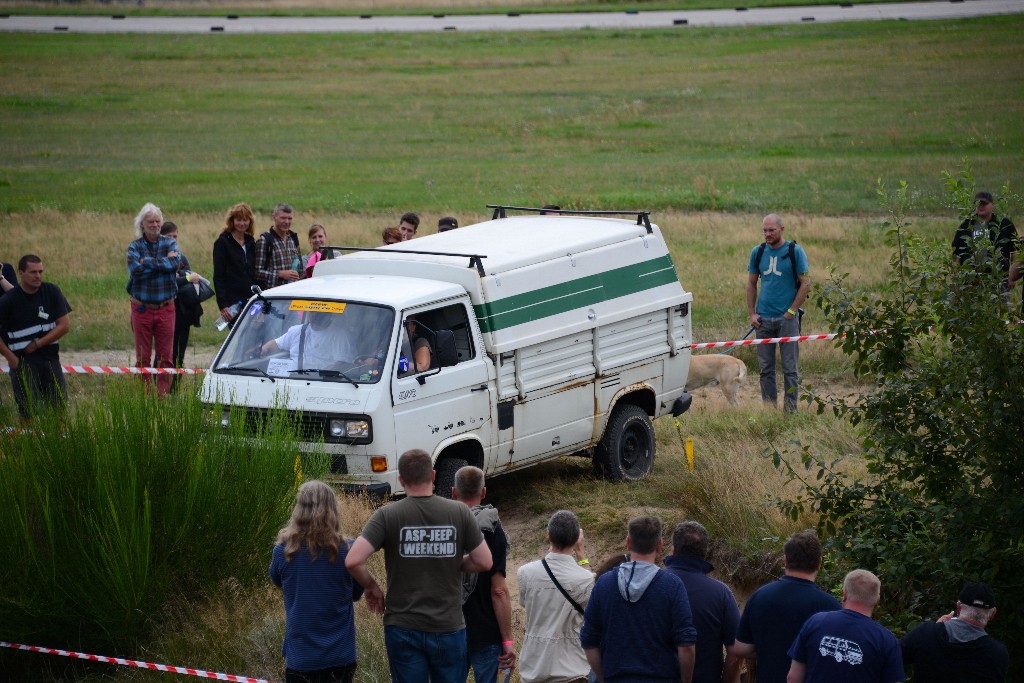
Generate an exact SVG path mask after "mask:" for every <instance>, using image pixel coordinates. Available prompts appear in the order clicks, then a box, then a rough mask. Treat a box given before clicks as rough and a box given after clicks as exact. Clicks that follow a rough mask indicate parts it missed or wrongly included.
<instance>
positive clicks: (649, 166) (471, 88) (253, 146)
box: [0, 17, 1024, 230]
mask: <svg viewBox="0 0 1024 683" xmlns="http://www.w3.org/2000/svg"><path fill="white" fill-rule="evenodd" d="M1022 29H1024V17H1002V18H994V19H979V20H969V21H956V22H922V23H916V24H906V23H900V22H892V23H865V24H841V25H818V26H815V25H801V26H791V27H768V28H746V29H720V30H711V29H686V28H681V29H680V30H665V31H638V32H626V31H601V32H595V31H578V32H570V33H563V34H557V35H555V34H536V33H534V34H515V35H497V34H474V35H468V34H467V35H450V34H415V35H366V36H363V35H311V36H301V37H297V36H259V37H253V36H157V35H145V36H135V35H127V36H87V35H66V36H48V35H18V34H13V35H5V39H4V41H3V43H2V45H0V70H2V72H3V73H4V79H3V84H2V85H0V93H2V94H0V129H2V130H3V131H4V134H3V137H2V138H0V214H4V213H9V212H15V211H17V212H22V211H30V210H38V209H56V210H58V211H65V212H83V211H84V212H96V211H100V212H105V211H122V212H129V211H135V210H137V208H138V207H139V206H141V204H142V203H143V202H144V201H147V200H152V201H154V202H156V203H157V204H158V205H160V206H162V207H165V208H167V209H168V210H170V211H171V212H174V213H178V212H184V211H213V212H220V211H223V210H224V209H225V208H227V207H228V206H230V205H231V204H232V203H234V202H236V201H249V202H251V203H252V204H253V205H254V207H255V208H257V209H258V210H262V211H267V210H269V209H270V208H271V207H272V206H273V205H274V204H275V203H276V202H278V201H281V200H288V201H290V202H292V203H293V204H294V205H295V206H296V207H297V208H298V209H299V210H302V211H323V212H330V213H351V212H375V213H377V212H381V213H388V212H392V213H393V214H395V215H397V214H398V213H400V212H401V211H403V210H407V209H420V210H423V211H425V212H427V211H430V210H436V211H438V212H441V211H456V212H465V211H479V210H481V207H482V206H483V205H484V204H486V203H489V202H490V203H493V202H496V201H502V202H507V203H524V204H537V203H542V202H549V201H554V202H558V203H561V204H563V205H571V206H576V207H586V208H622V207H626V208H634V207H644V208H651V209H656V210H663V209H670V208H677V209H686V210H694V209H702V210H703V209H712V210H726V211H750V212H755V213H756V212H766V211H768V210H772V209H780V210H786V211H800V212H805V213H810V214H831V215H835V214H848V213H868V212H873V211H874V210H875V206H876V205H875V195H874V186H875V181H876V179H877V178H879V177H882V178H884V179H888V180H895V179H898V178H905V179H906V180H908V181H910V183H911V184H912V185H913V186H914V187H915V188H917V191H918V192H919V193H920V196H919V197H918V201H919V204H920V206H922V207H923V208H925V209H927V210H931V211H940V210H942V209H943V207H942V203H941V200H940V190H941V185H940V182H939V172H940V171H941V170H942V169H949V168H955V167H958V166H959V164H960V160H961V158H962V157H964V156H969V157H970V158H971V159H972V161H973V162H974V165H975V168H976V169H977V172H978V176H979V182H980V183H981V184H983V185H986V186H992V185H996V184H999V183H1001V182H1002V181H1004V180H1006V179H1012V178H1013V177H1014V174H1015V173H1019V169H1020V167H1021V162H1022V160H1024V158H1022V152H1021V150H1022V149H1024V127H1022V126H1021V125H1020V121H1021V119H1022V114H1024V111H1022V109H1024V69H1022V65H1024V59H1022V58H1024V48H1022V47H1021V45H1020V44H1019V42H1018V41H1008V40H1006V39H1005V37H1006V36H1007V35H1014V34H1016V33H1019V32H1021V30H1022ZM0 220H3V221H4V224H3V225H2V226H0V230H3V229H4V228H5V227H6V226H7V223H6V221H7V219H6V218H0Z"/></svg>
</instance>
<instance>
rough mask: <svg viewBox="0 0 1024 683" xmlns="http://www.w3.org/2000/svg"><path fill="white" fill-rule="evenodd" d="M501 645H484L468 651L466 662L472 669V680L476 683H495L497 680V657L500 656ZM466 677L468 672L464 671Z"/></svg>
mask: <svg viewBox="0 0 1024 683" xmlns="http://www.w3.org/2000/svg"><path fill="white" fill-rule="evenodd" d="M501 651H502V650H501V645H497V644H494V645H484V646H483V647H479V648H477V649H475V650H470V651H469V655H468V657H467V660H468V662H469V666H471V667H472V668H473V680H474V681H476V683H495V681H497V680H498V657H500V656H501ZM466 673H467V675H468V674H469V671H468V670H467V671H466Z"/></svg>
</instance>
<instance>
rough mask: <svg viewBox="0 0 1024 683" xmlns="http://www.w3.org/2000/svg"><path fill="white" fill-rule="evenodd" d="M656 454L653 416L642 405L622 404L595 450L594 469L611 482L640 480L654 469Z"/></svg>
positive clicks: (615, 411) (610, 420)
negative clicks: (640, 406)
mask: <svg viewBox="0 0 1024 683" xmlns="http://www.w3.org/2000/svg"><path fill="white" fill-rule="evenodd" d="M654 454H655V441H654V425H653V424H652V423H651V418H650V416H648V415H647V413H646V412H644V410H643V409H642V408H639V407H638V406H635V405H632V404H626V405H620V406H618V407H617V408H615V410H614V412H612V416H611V419H609V420H608V427H607V428H605V431H604V436H603V437H602V438H601V443H600V444H598V446H597V448H596V449H595V450H594V469H595V471H600V473H601V474H603V475H604V477H605V478H606V479H609V480H611V481H639V480H640V479H643V478H644V477H646V476H647V475H648V474H649V473H650V471H651V469H653V468H654Z"/></svg>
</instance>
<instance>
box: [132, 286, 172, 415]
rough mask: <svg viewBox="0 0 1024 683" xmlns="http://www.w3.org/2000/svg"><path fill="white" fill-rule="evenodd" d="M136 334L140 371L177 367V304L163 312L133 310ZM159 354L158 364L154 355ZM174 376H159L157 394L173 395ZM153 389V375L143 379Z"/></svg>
mask: <svg viewBox="0 0 1024 683" xmlns="http://www.w3.org/2000/svg"><path fill="white" fill-rule="evenodd" d="M132 333H133V334H134V335H135V364H136V366H138V367H140V368H146V367H154V368H173V367H174V303H173V302H172V303H171V304H170V305H168V306H164V307H163V308H155V309H153V308H146V307H141V310H140V307H139V306H137V305H133V306H132ZM154 350H155V351H156V360H155V361H154V360H153V352H154ZM172 379H173V376H172V375H157V376H156V391H157V394H159V395H160V396H166V395H167V394H169V393H171V380H172ZM142 381H143V382H145V384H146V386H147V387H149V386H151V385H152V383H153V378H152V376H151V375H143V376H142Z"/></svg>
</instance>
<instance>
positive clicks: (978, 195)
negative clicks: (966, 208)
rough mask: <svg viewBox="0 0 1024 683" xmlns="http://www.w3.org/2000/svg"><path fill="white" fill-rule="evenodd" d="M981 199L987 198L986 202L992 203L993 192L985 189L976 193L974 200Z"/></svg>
mask: <svg viewBox="0 0 1024 683" xmlns="http://www.w3.org/2000/svg"><path fill="white" fill-rule="evenodd" d="M979 199H983V200H985V203H986V204H991V203H992V193H991V192H985V191H981V192H977V193H975V195H974V201H975V202H977V201H978V200H979Z"/></svg>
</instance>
